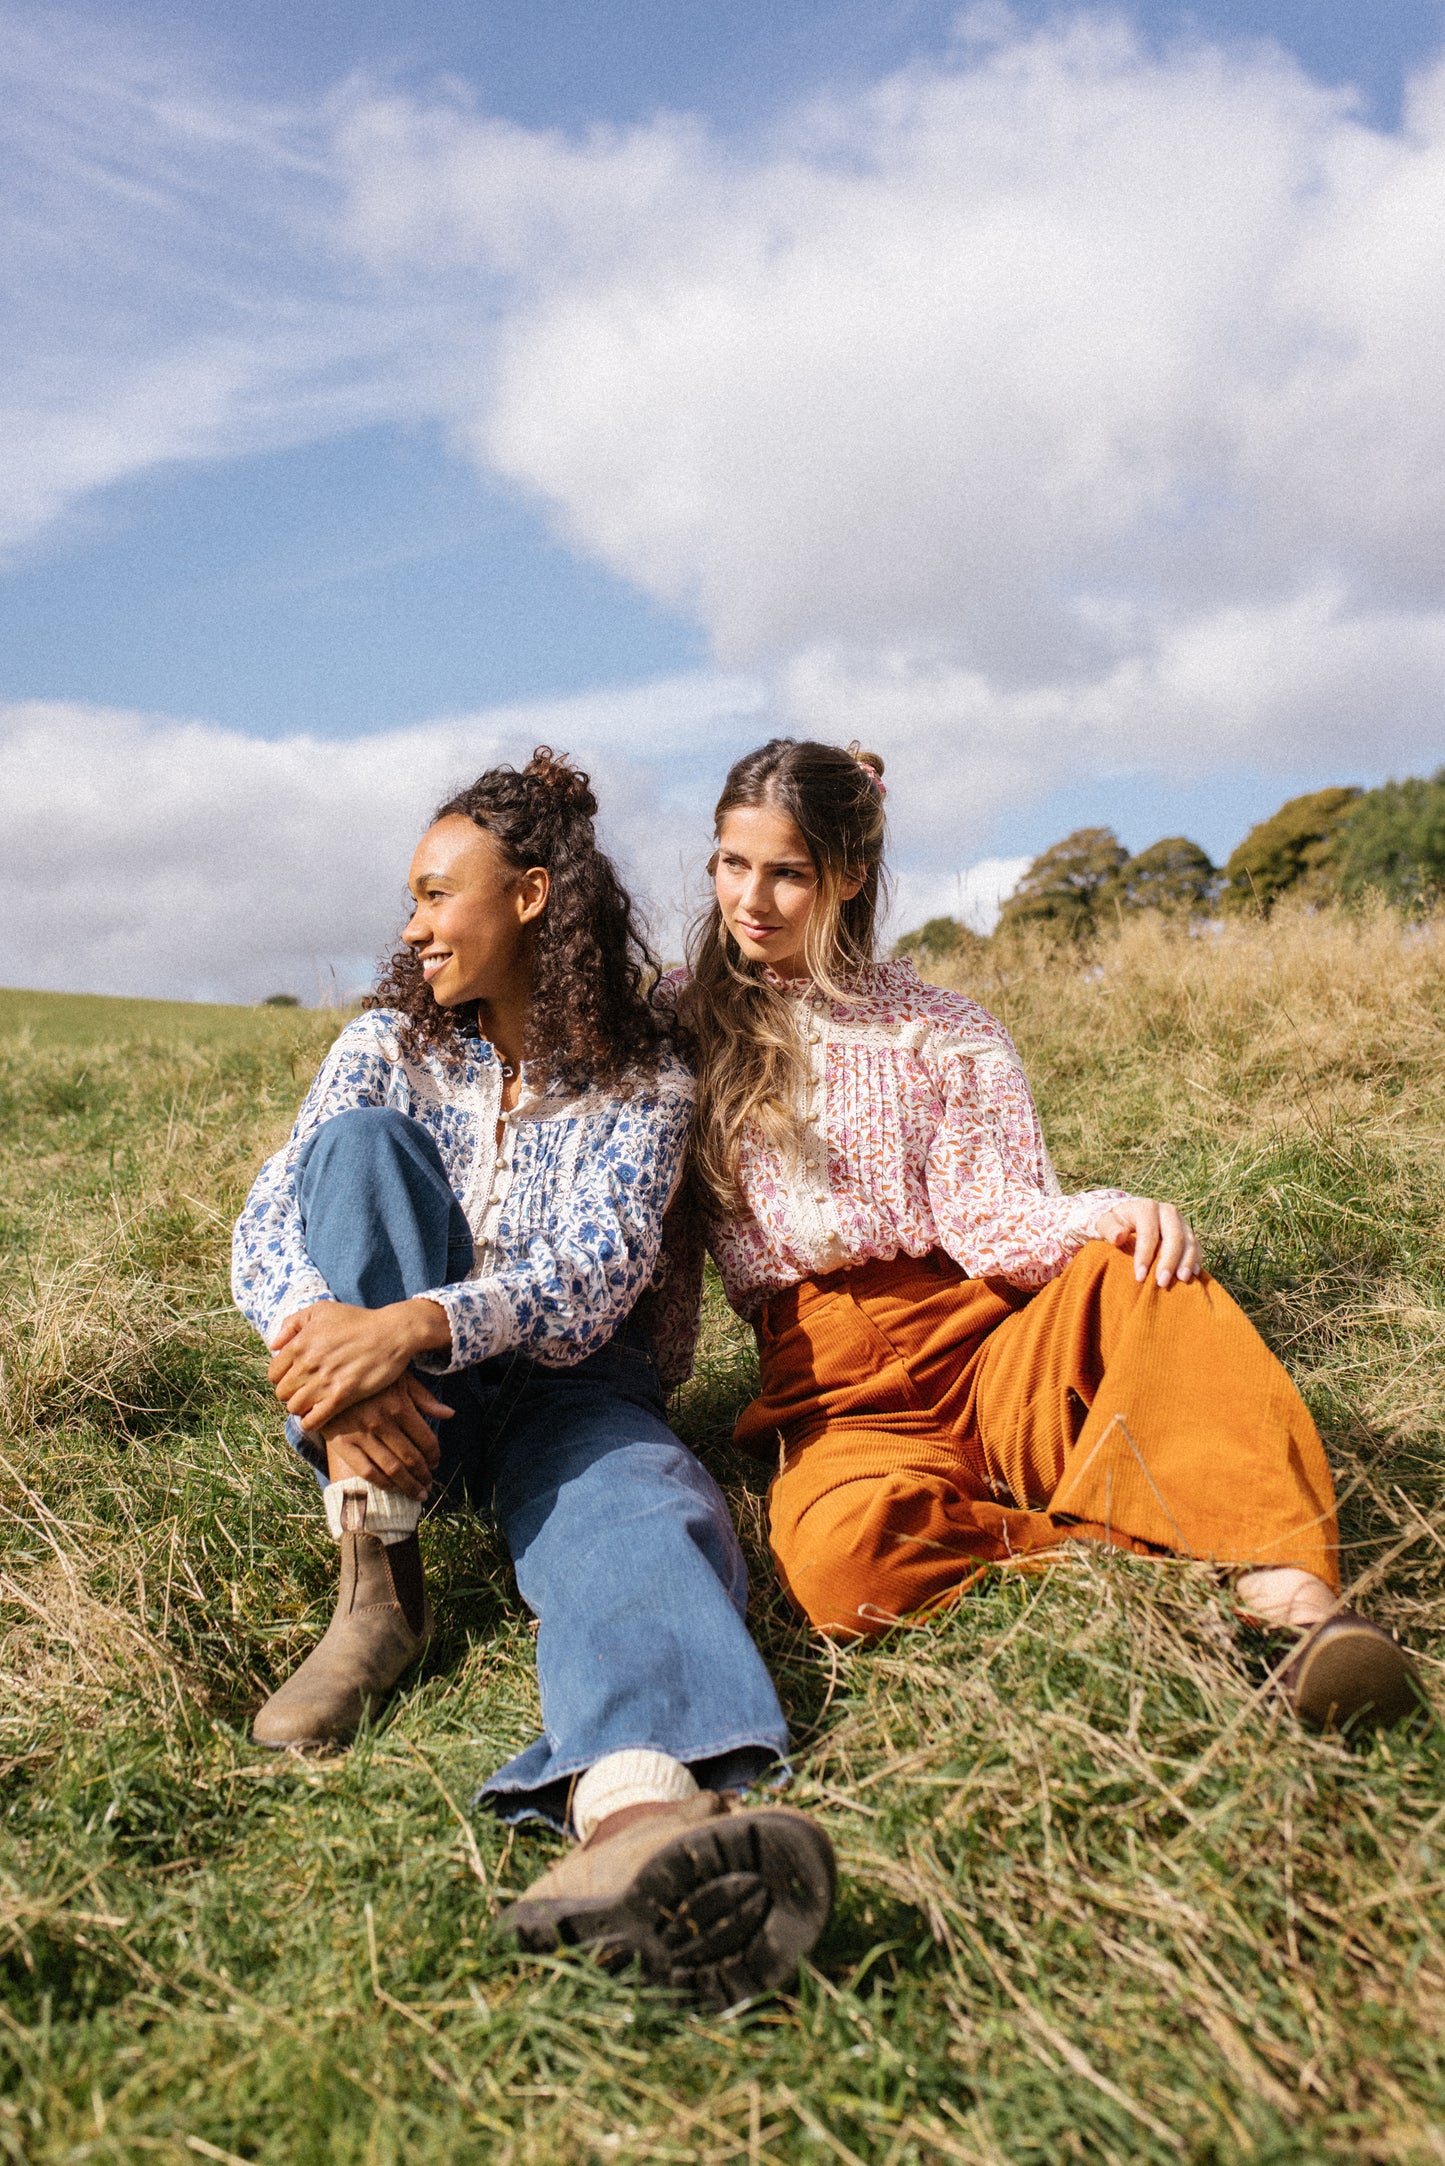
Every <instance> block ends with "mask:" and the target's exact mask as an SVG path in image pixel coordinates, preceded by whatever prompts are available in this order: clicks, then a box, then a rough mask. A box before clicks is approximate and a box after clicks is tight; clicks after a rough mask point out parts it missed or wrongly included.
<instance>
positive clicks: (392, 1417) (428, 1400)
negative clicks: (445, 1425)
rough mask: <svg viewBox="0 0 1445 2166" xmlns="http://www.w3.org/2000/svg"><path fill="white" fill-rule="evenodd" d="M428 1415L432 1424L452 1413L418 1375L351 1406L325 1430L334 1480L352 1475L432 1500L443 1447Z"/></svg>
mask: <svg viewBox="0 0 1445 2166" xmlns="http://www.w3.org/2000/svg"><path fill="white" fill-rule="evenodd" d="M428 1414H430V1415H431V1416H432V1418H433V1420H437V1421H450V1420H451V1417H452V1409H451V1407H449V1406H445V1405H443V1403H442V1401H441V1400H440V1399H437V1398H434V1397H433V1395H432V1393H431V1392H429V1391H428V1390H427V1388H426V1386H425V1385H424V1384H423V1383H422V1381H421V1379H420V1378H419V1377H415V1376H404V1377H402V1378H401V1380H400V1382H398V1383H395V1384H389V1385H388V1386H387V1388H386V1390H385V1391H378V1392H374V1393H373V1394H372V1396H371V1398H369V1399H363V1400H361V1402H360V1403H359V1405H357V1406H353V1407H349V1408H348V1409H347V1411H346V1413H344V1414H343V1415H341V1417H340V1418H339V1419H338V1420H336V1421H333V1422H328V1423H327V1424H326V1427H325V1429H324V1430H323V1431H322V1435H323V1436H324V1438H325V1440H326V1464H327V1469H328V1471H329V1473H330V1475H331V1479H332V1480H333V1481H334V1482H339V1481H341V1480H343V1479H344V1478H345V1477H346V1476H347V1475H348V1474H359V1475H360V1476H361V1477H362V1479H363V1481H368V1482H374V1483H375V1484H376V1486H377V1488H378V1489H399V1490H400V1491H401V1493H402V1495H403V1496H405V1497H417V1498H419V1499H424V1498H425V1497H427V1496H428V1495H429V1494H430V1491H431V1478H432V1475H433V1474H434V1473H435V1472H436V1466H437V1461H438V1459H439V1458H440V1457H441V1446H440V1445H439V1444H438V1442H437V1440H436V1436H435V1434H434V1432H433V1431H432V1430H431V1429H430V1428H429V1427H428V1425H427V1422H426V1420H425V1417H426V1416H427V1415H428Z"/></svg>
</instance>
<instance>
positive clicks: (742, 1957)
mask: <svg viewBox="0 0 1445 2166" xmlns="http://www.w3.org/2000/svg"><path fill="white" fill-rule="evenodd" d="M836 1887H837V1868H836V1866H835V1865H834V1862H833V1846H832V1844H831V1843H830V1842H829V1840H828V1838H827V1836H826V1835H825V1834H824V1833H823V1831H822V1829H821V1828H819V1827H816V1826H815V1825H814V1824H813V1822H812V1821H811V1820H807V1819H805V1818H804V1817H803V1815H802V1814H801V1813H790V1812H779V1811H776V1810H774V1811H766V1810H763V1811H758V1812H741V1813H730V1814H728V1815H727V1816H726V1817H724V1818H720V1819H717V1820H709V1821H704V1822H703V1823H702V1824H701V1825H700V1826H698V1827H695V1828H688V1829H687V1830H686V1831H685V1832H684V1833H682V1834H681V1835H676V1836H674V1837H673V1839H672V1841H671V1842H670V1843H667V1844H666V1845H664V1847H663V1848H662V1849H661V1850H659V1851H658V1852H657V1853H656V1854H655V1856H653V1857H651V1858H649V1859H648V1861H647V1863H646V1864H645V1865H644V1866H642V1868H641V1869H640V1870H639V1871H638V1873H637V1874H636V1875H635V1877H634V1878H633V1879H632V1881H631V1882H630V1883H629V1884H628V1886H627V1887H626V1888H625V1889H623V1891H622V1892H621V1894H620V1895H615V1896H579V1897H577V1898H575V1899H569V1898H566V1897H557V1896H552V1897H545V1896H544V1897H526V1896H524V1897H523V1898H522V1900H521V1902H519V1903H514V1904H513V1905H512V1907H511V1909H510V1910H507V1911H505V1912H504V1913H503V1914H502V1917H501V1918H500V1919H499V1920H498V1928H499V1930H500V1931H501V1932H503V1933H508V1934H510V1935H511V1936H512V1937H513V1938H514V1939H515V1940H516V1941H517V1942H518V1943H519V1945H520V1946H521V1947H522V1948H524V1949H526V1951H527V1952H528V1953H529V1954H531V1955H550V1954H552V1953H554V1952H555V1951H556V1950H557V1949H558V1948H582V1949H585V1950H586V1951H587V1952H588V1953H589V1954H590V1955H592V1956H593V1957H594V1958H595V1959H596V1960H597V1961H598V1962H600V1963H603V1964H605V1965H607V1966H608V1967H609V1968H620V1967H621V1966H623V1965H624V1964H626V1963H628V1962H630V1961H631V1960H633V1959H634V1958H637V1959H639V1960H640V1961H641V1964H642V1969H643V1972H644V1974H645V1976H646V1977H647V1979H648V1981H649V1982H650V1983H651V1984H653V1985H660V1986H668V1987H670V1988H671V1989H672V1990H673V1991H674V1992H677V1993H683V1994H686V1995H687V1997H688V1998H689V1999H691V2000H694V2001H698V2002H700V2003H701V2004H702V2005H703V2006H704V2007H707V2008H713V2009H720V2008H731V2007H733V2006H735V2004H736V2003H737V2002H738V2001H745V2000H751V1999H753V1998H754V1996H755V1995H757V1994H759V1993H771V1992H774V1991H775V1990H776V1989H777V1988H778V1987H779V1986H783V1985H786V1984H787V1983H788V1982H789V1981H790V1980H791V1979H792V1978H794V1977H795V1976H796V1975H797V1969H798V1965H799V1963H800V1962H801V1961H802V1959H803V1957H804V1956H805V1955H806V1954H807V1953H808V1951H809V1949H810V1948H811V1947H812V1946H813V1943H814V1942H815V1941H816V1940H817V1938H818V1935H819V1934H820V1933H821V1932H822V1930H823V1927H824V1925H825V1923H826V1922H827V1917H828V1913H829V1911H830V1910H831V1909H832V1907H833V1896H834V1893H835V1891H836Z"/></svg>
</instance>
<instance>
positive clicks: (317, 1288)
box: [265, 1262, 336, 1346]
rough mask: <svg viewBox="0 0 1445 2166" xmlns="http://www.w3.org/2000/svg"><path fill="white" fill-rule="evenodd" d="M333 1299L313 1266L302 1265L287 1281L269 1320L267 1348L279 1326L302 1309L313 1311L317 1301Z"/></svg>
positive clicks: (308, 1263)
mask: <svg viewBox="0 0 1445 2166" xmlns="http://www.w3.org/2000/svg"><path fill="white" fill-rule="evenodd" d="M335 1299H336V1296H335V1294H334V1293H333V1292H332V1291H331V1288H330V1287H329V1286H328V1285H327V1283H326V1281H325V1279H324V1278H323V1277H322V1276H321V1273H320V1272H319V1271H318V1270H317V1268H316V1266H315V1264H313V1263H311V1262H307V1263H304V1264H303V1265H302V1266H301V1268H300V1269H299V1270H298V1271H293V1272H292V1274H291V1277H290V1279H289V1280H288V1281H287V1285H286V1291H285V1292H284V1294H283V1295H282V1296H281V1303H280V1306H279V1307H278V1309H277V1311H276V1313H275V1315H274V1316H273V1317H272V1318H271V1325H270V1329H269V1330H268V1331H267V1332H266V1333H265V1339H266V1344H267V1345H268V1346H272V1345H274V1343H275V1339H276V1334H277V1332H278V1331H279V1330H280V1329H281V1326H282V1325H283V1324H285V1323H289V1322H290V1320H291V1318H292V1317H293V1316H299V1315H300V1313H301V1311H302V1310H303V1309H314V1308H315V1307H316V1304H317V1303H318V1302H319V1301H334V1300H335Z"/></svg>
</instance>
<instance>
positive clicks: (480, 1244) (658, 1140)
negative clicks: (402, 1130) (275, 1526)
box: [231, 1008, 693, 1372]
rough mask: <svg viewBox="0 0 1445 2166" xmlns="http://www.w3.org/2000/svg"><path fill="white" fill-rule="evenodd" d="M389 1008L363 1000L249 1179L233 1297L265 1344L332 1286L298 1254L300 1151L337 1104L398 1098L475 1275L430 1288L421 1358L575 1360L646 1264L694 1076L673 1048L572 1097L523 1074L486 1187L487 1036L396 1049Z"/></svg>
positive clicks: (491, 1134) (491, 1099)
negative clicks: (436, 1337) (434, 1169)
mask: <svg viewBox="0 0 1445 2166" xmlns="http://www.w3.org/2000/svg"><path fill="white" fill-rule="evenodd" d="M398 1021H399V1019H398V1017H397V1016H396V1015H395V1013H394V1012H393V1011H392V1010H390V1009H387V1008H375V1009H372V1010H371V1011H369V1012H368V1013H367V1014H365V1015H361V1016H358V1017H357V1018H356V1020H355V1021H354V1022H351V1023H348V1024H347V1026H346V1028H345V1030H343V1031H342V1033H341V1036H340V1037H339V1038H338V1039H337V1041H336V1043H335V1045H334V1046H333V1047H332V1048H331V1051H330V1052H329V1053H328V1054H327V1056H326V1059H325V1061H324V1062H323V1063H322V1066H321V1071H320V1073H319V1074H318V1076H317V1078H316V1081H315V1082H314V1083H313V1084H312V1086H311V1088H310V1090H309V1091H308V1092H307V1094H306V1102H305V1104H304V1105H303V1106H302V1108H301V1111H300V1113H299V1114H298V1116H297V1119H296V1126H295V1127H294V1128H293V1129H292V1131H291V1136H290V1140H289V1141H288V1142H287V1143H286V1144H285V1145H284V1146H283V1148H282V1149H281V1150H279V1151H277V1153H276V1154H275V1156H274V1157H273V1158H268V1159H267V1161H266V1163H265V1165H264V1166H263V1167H262V1168H261V1171H260V1173H259V1174H258V1175H257V1177H256V1181H255V1184H254V1186H253V1187H252V1190H251V1193H250V1195H249V1196H248V1197H247V1198H246V1206H245V1209H244V1210H243V1211H242V1213H241V1216H240V1218H239V1219H238V1220H237V1222H236V1231H235V1235H234V1238H233V1241H232V1246H231V1287H232V1291H233V1293H234V1295H235V1298H236V1305H237V1307H238V1308H239V1309H240V1310H241V1311H242V1313H243V1315H245V1316H246V1317H247V1318H248V1319H249V1321H250V1322H251V1323H252V1324H254V1325H255V1327H256V1329H257V1330H258V1331H259V1332H260V1334H261V1336H262V1338H263V1339H265V1340H267V1341H268V1342H269V1341H270V1340H271V1339H272V1337H273V1336H274V1334H275V1332H276V1331H277V1330H278V1329H279V1327H280V1325H281V1324H282V1323H283V1322H284V1321H285V1319H286V1318H287V1317H288V1316H290V1315H291V1314H292V1313H293V1312H294V1311H295V1310H297V1309H302V1308H307V1307H309V1306H310V1305H311V1304H312V1303H313V1302H316V1301H330V1300H333V1299H334V1298H335V1296H334V1295H333V1294H332V1292H331V1289H330V1287H329V1286H328V1285H327V1284H326V1281H325V1280H324V1279H323V1278H322V1276H321V1274H320V1272H319V1271H318V1270H317V1269H316V1267H315V1265H314V1264H313V1263H312V1262H311V1260H310V1258H309V1257H308V1255H307V1253H306V1245H305V1241H304V1238H303V1235H302V1229H301V1219H300V1212H299V1208H298V1204H297V1194H296V1161H297V1157H298V1154H299V1152H300V1150H301V1147H302V1145H303V1144H304V1143H305V1142H306V1141H307V1139H308V1138H309V1137H310V1136H311V1135H313V1134H314V1133H315V1131H316V1129H317V1128H319V1127H320V1125H321V1123H322V1122H323V1121H326V1120H330V1119H331V1117H332V1115H333V1114H337V1113H342V1112H345V1111H347V1110H348V1109H349V1108H351V1107H353V1106H395V1107H396V1108H397V1109H398V1111H400V1112H402V1113H406V1114H409V1115H410V1116H411V1117H412V1119H414V1120H417V1121H420V1122H421V1123H422V1125H423V1127H424V1128H426V1130H427V1131H428V1133H429V1134H430V1135H431V1137H432V1138H433V1140H434V1142H435V1143H436V1146H437V1148H438V1150H439V1151H440V1153H441V1158H442V1164H443V1165H444V1166H445V1167H446V1170H447V1177H448V1179H449V1180H450V1182H451V1185H452V1188H453V1190H454V1191H455V1193H456V1196H457V1198H458V1200H459V1202H460V1203H461V1206H462V1209H463V1211H464V1212H465V1213H466V1217H467V1223H468V1225H469V1226H470V1227H471V1230H472V1237H473V1240H474V1241H475V1242H476V1247H477V1255H476V1262H475V1264H474V1266H473V1269H472V1273H471V1276H470V1277H468V1278H466V1279H463V1280H461V1281H460V1282H459V1283H457V1284H455V1285H451V1286H437V1287H433V1288H430V1289H428V1291H427V1293H426V1295H425V1298H426V1299H427V1300H428V1301H435V1302H436V1304H437V1305H438V1307H439V1308H442V1309H444V1310H445V1311H446V1314H447V1318H448V1320H449V1322H450V1324H451V1329H452V1347H451V1353H450V1355H445V1356H444V1355H441V1354H433V1355H428V1356H425V1357H423V1360H422V1361H421V1362H420V1363H419V1364H418V1366H420V1367H426V1368H428V1369H433V1370H437V1371H442V1372H445V1371H448V1370H452V1369H466V1368H470V1367H471V1366H472V1365H473V1364H474V1363H475V1362H479V1361H485V1360H487V1358H488V1357H489V1356H490V1355H493V1354H500V1353H504V1352H506V1351H507V1350H508V1349H509V1348H511V1347H521V1348H524V1349H526V1351H527V1352H528V1353H530V1354H531V1355H532V1356H533V1357H534V1358H535V1359H536V1360H538V1361H540V1362H542V1363H544V1364H545V1365H546V1366H548V1367H550V1368H571V1367H572V1366H573V1365H574V1364H575V1363H577V1362H579V1361H582V1360H584V1359H585V1358H586V1356H587V1355H588V1354H592V1353H595V1352H596V1351H597V1349H598V1348H599V1347H600V1346H604V1345H605V1344H606V1343H607V1341H608V1340H609V1339H610V1338H611V1337H612V1335H613V1333H614V1332H615V1331H616V1330H617V1328H618V1326H619V1325H620V1324H621V1322H622V1321H623V1319H624V1317H626V1316H627V1314H628V1313H629V1311H630V1310H631V1309H632V1307H633V1305H634V1303H635V1302H636V1301H637V1299H638V1297H639V1295H641V1294H642V1293H643V1292H645V1291H646V1289H647V1288H648V1286H649V1285H651V1283H652V1281H653V1279H654V1276H655V1275H656V1274H657V1270H658V1259H659V1252H660V1245H661V1237H662V1219H663V1213H664V1211H665V1210H666V1208H667V1205H668V1203H669V1201H670V1199H671V1197H672V1195H673V1192H674V1190H675V1189H676V1188H677V1185H678V1181H679V1177H680V1174H681V1170H682V1162H683V1153H684V1150H685V1148H686V1145H687V1135H688V1128H689V1125H690V1123H691V1120H692V1103H693V1084H692V1078H691V1076H690V1075H689V1074H688V1072H687V1070H686V1069H685V1068H684V1067H683V1066H682V1064H681V1063H680V1062H679V1061H678V1060H676V1059H675V1058H671V1057H668V1058H665V1059H664V1062H663V1065H662V1066H661V1067H660V1068H659V1070H658V1072H657V1074H656V1075H655V1076H643V1077H639V1078H638V1080H637V1082H636V1084H635V1086H634V1088H633V1090H632V1091H631V1094H630V1095H629V1096H627V1097H621V1096H612V1095H609V1094H608V1093H606V1092H603V1091H592V1092H587V1093H585V1094H583V1095H581V1096H575V1095H574V1096H570V1097H569V1096H564V1095H561V1094H554V1093H550V1092H542V1091H530V1090H529V1089H528V1088H527V1083H526V1077H525V1073H524V1076H523V1089H522V1095H521V1098H520V1100H519V1102H518V1104H517V1105H516V1106H515V1107H514V1108H513V1109H512V1111H511V1112H510V1113H509V1114H507V1115H506V1116H505V1121H506V1133H505V1135H504V1143H503V1146H502V1149H503V1151H504V1152H505V1153H506V1157H507V1160H508V1161H509V1177H508V1178H506V1180H505V1182H504V1183H503V1184H497V1185H495V1186H494V1176H495V1175H496V1174H497V1172H498V1158H499V1155H500V1154H499V1148H498V1143H497V1125H498V1122H499V1121H502V1120H503V1119H504V1116H503V1113H502V1072H501V1063H500V1062H499V1061H498V1059H497V1056H496V1054H495V1053H494V1052H493V1050H492V1047H491V1046H490V1045H489V1044H488V1043H487V1041H486V1040H485V1039H482V1038H479V1039H473V1040H469V1041H464V1042H463V1050H462V1052H461V1054H460V1055H459V1056H457V1055H453V1054H449V1055H448V1056H447V1057H446V1058H443V1057H442V1056H441V1055H440V1054H439V1053H435V1052H431V1051H428V1052H425V1053H421V1054H407V1053H403V1052H402V1050H401V1047H400V1044H399V1042H398V1035H397V1032H398ZM499 1196H500V1199H501V1200H500V1208H499V1207H498V1197H499ZM489 1206H490V1208H489Z"/></svg>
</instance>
